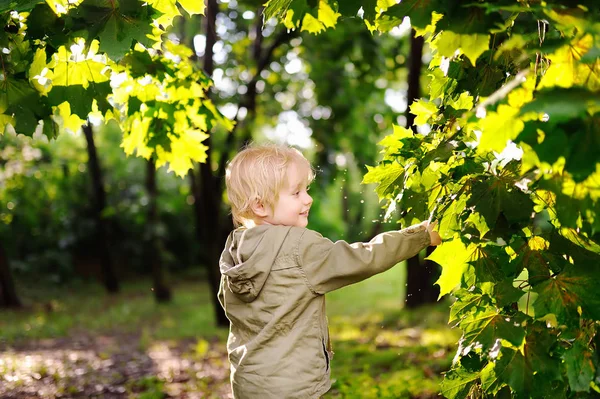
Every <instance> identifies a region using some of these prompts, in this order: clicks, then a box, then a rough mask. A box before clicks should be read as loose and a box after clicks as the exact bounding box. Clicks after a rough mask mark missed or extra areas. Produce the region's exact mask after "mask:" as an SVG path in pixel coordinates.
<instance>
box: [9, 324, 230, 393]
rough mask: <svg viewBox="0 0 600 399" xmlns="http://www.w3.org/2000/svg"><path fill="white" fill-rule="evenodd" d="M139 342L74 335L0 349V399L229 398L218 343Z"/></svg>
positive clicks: (223, 358) (136, 339)
mask: <svg viewBox="0 0 600 399" xmlns="http://www.w3.org/2000/svg"><path fill="white" fill-rule="evenodd" d="M145 341H150V340H149V339H144V337H143V336H140V335H103V336H89V335H87V334H85V333H78V334H76V335H73V336H71V337H67V338H57V339H47V340H40V341H28V342H24V343H21V344H17V345H13V346H6V345H5V346H0V398H6V399H9V398H10V399H12V398H18V399H24V398H109V399H110V398H130V397H136V396H138V395H137V394H138V393H139V394H141V393H143V392H145V393H147V397H152V398H161V397H162V398H170V397H172V398H219V399H226V398H231V397H232V396H231V392H230V388H229V381H228V379H229V369H228V363H227V357H226V353H225V348H224V347H223V345H222V344H220V343H218V342H213V343H209V342H206V341H193V340H187V341H177V342H166V341H151V342H148V343H145ZM161 393H162V395H161ZM152 394H154V395H152Z"/></svg>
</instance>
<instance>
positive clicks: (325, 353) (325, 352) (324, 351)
mask: <svg viewBox="0 0 600 399" xmlns="http://www.w3.org/2000/svg"><path fill="white" fill-rule="evenodd" d="M321 345H323V354H324V355H325V371H329V353H327V348H326V347H325V340H321Z"/></svg>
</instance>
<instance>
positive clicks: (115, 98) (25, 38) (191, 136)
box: [0, 0, 232, 175]
mask: <svg viewBox="0 0 600 399" xmlns="http://www.w3.org/2000/svg"><path fill="white" fill-rule="evenodd" d="M179 7H180V8H181V9H182V10H185V11H186V12H188V13H203V11H204V5H203V3H201V2H200V3H198V2H195V1H190V0H180V1H176V0H167V1H165V0H151V1H147V2H142V1H139V0H115V1H100V0H83V1H81V0H79V1H75V2H74V1H67V0H48V1H47V2H43V1H29V2H25V3H24V4H23V3H22V2H21V3H19V4H17V3H13V2H11V3H9V4H8V5H5V6H3V7H2V8H0V18H1V19H2V25H3V27H4V29H3V30H2V31H1V33H0V46H1V47H2V49H3V51H2V54H1V55H0V57H1V60H2V79H1V80H0V131H2V132H5V131H7V130H8V131H12V130H14V131H16V132H17V133H21V134H26V135H32V134H33V133H34V132H35V131H36V130H37V129H41V130H42V131H43V132H44V134H45V135H46V136H48V137H50V138H54V137H56V136H57V135H58V134H59V132H60V131H61V130H64V129H68V130H71V131H77V130H79V128H80V127H81V125H82V124H83V123H86V120H89V119H91V120H97V119H98V118H106V119H110V118H116V120H117V121H119V122H120V123H121V126H122V127H123V129H124V130H125V132H126V134H127V137H126V138H125V141H124V143H123V146H124V147H125V149H126V151H127V152H128V153H132V152H133V151H134V150H137V153H138V155H139V156H143V157H145V158H149V157H150V156H155V157H156V158H157V165H158V166H160V165H162V164H165V163H167V162H169V163H170V169H172V170H174V171H175V173H177V174H179V175H185V174H186V173H187V171H188V170H189V169H190V168H191V162H192V161H196V162H202V161H203V160H204V159H205V158H206V155H205V151H206V147H205V146H202V145H201V144H200V143H201V142H202V141H203V140H204V139H205V138H206V137H207V135H206V134H207V132H208V130H209V129H210V128H211V127H212V126H213V125H215V124H217V123H222V124H224V126H225V127H226V128H227V129H231V127H232V125H231V123H230V122H226V121H225V119H224V118H223V117H222V116H221V115H220V114H219V113H218V112H217V111H216V109H215V108H214V106H213V105H212V103H211V102H210V100H208V99H207V98H206V95H205V93H206V90H207V89H208V87H209V85H210V82H209V80H208V79H207V78H206V77H205V76H204V74H203V73H202V72H201V71H200V70H199V69H198V68H197V67H196V65H195V64H194V63H192V62H191V61H190V60H189V58H190V56H191V55H192V52H191V50H189V49H187V48H184V47H183V46H182V45H175V44H173V43H171V42H170V41H169V40H165V41H163V39H162V36H163V34H164V33H165V31H166V29H168V28H169V27H170V26H171V25H172V23H173V19H174V18H175V17H176V16H179V15H180V11H179V10H180V8H179ZM182 12H183V11H182ZM134 44H135V50H132V47H133V45H134ZM125 81H126V82H127V83H124V82H125ZM142 116H143V117H142ZM192 149H193V150H192Z"/></svg>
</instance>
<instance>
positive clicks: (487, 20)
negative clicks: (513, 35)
mask: <svg viewBox="0 0 600 399" xmlns="http://www.w3.org/2000/svg"><path fill="white" fill-rule="evenodd" d="M436 11H437V10H436ZM438 12H439V11H438ZM503 24H504V19H503V18H502V15H501V14H500V13H498V12H486V10H483V9H482V8H480V7H477V6H469V5H468V4H460V5H458V4H457V5H456V6H454V7H451V6H448V12H446V13H445V15H444V18H443V19H442V20H441V21H440V22H439V23H438V25H437V27H438V28H439V29H443V30H447V31H452V32H455V33H461V34H465V33H466V34H473V33H483V34H487V33H489V32H490V31H491V30H493V29H494V28H497V27H500V26H502V25H503Z"/></svg>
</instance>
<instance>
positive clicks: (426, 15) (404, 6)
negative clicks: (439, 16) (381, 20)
mask: <svg viewBox="0 0 600 399" xmlns="http://www.w3.org/2000/svg"><path fill="white" fill-rule="evenodd" d="M444 4H445V3H444V2H442V1H439V0H402V1H401V2H400V3H399V4H396V5H394V6H392V7H390V8H388V9H387V11H385V12H384V13H383V15H388V16H391V17H395V18H398V19H400V20H402V19H403V18H404V17H405V16H408V17H410V23H411V25H412V26H414V27H417V28H425V27H427V25H429V24H430V23H431V13H432V12H433V11H436V12H438V13H441V12H443V10H444Z"/></svg>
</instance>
